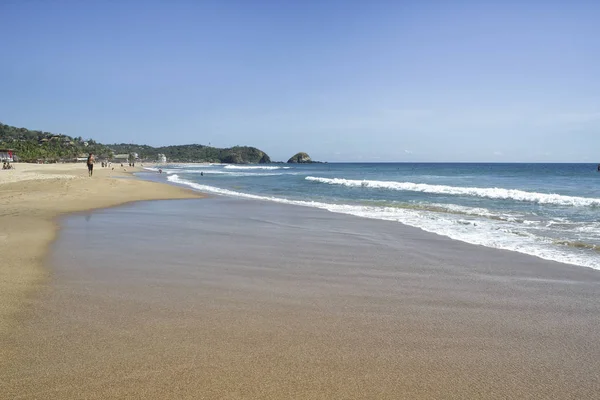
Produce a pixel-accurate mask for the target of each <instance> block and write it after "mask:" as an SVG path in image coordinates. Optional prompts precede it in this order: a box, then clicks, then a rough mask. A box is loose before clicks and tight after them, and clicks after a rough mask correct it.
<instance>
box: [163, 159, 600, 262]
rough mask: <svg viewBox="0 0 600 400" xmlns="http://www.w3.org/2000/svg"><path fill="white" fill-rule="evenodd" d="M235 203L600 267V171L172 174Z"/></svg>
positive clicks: (212, 170) (425, 167)
mask: <svg viewBox="0 0 600 400" xmlns="http://www.w3.org/2000/svg"><path fill="white" fill-rule="evenodd" d="M163 171H164V173H165V174H163V176H166V177H167V179H168V180H169V181H171V182H174V183H178V184H183V185H188V186H191V187H194V188H196V189H198V190H202V191H206V192H209V193H214V194H221V195H225V196H234V197H245V198H250V199H256V200H264V201H274V202H280V203H290V204H296V205H299V206H307V207H317V208H322V209H326V210H329V211H332V212H338V213H345V214H351V215H356V216H360V217H365V218H373V219H382V220H388V221H397V222H401V223H404V224H407V225H411V226H414V227H418V228H421V229H424V230H426V231H429V232H433V233H437V234H441V235H444V236H448V237H451V238H453V239H457V240H462V241H465V242H468V243H473V244H479V245H483V246H488V247H495V248H501V249H506V250H512V251H518V252H522V253H526V254H530V255H534V256H538V257H541V258H544V259H548V260H554V261H559V262H565V263H570V264H575V265H581V266H586V267H591V268H600V173H599V172H597V170H596V165H594V164H475V163H473V164H431V163H422V164H421V163H399V164H396V163H385V164H358V163H353V164H338V163H336V164H308V165H293V164H271V165H220V164H215V165H184V164H182V165H175V166H173V165H170V166H168V167H165V168H163Z"/></svg>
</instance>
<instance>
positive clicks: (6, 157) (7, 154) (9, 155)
mask: <svg viewBox="0 0 600 400" xmlns="http://www.w3.org/2000/svg"><path fill="white" fill-rule="evenodd" d="M13 157H14V153H13V151H12V150H10V149H0V161H8V162H13V161H14V158H13Z"/></svg>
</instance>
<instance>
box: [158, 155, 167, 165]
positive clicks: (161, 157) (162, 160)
mask: <svg viewBox="0 0 600 400" xmlns="http://www.w3.org/2000/svg"><path fill="white" fill-rule="evenodd" d="M156 162H158V163H160V164H164V163H166V162H167V156H165V155H164V154H159V155H158V159H157V160H156Z"/></svg>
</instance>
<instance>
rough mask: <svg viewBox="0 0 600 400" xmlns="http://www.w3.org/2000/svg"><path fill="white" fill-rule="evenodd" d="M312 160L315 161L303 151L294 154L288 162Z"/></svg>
mask: <svg viewBox="0 0 600 400" xmlns="http://www.w3.org/2000/svg"><path fill="white" fill-rule="evenodd" d="M312 162H314V161H313V160H312V159H311V158H310V156H309V155H308V154H306V153H303V152H300V153H296V154H294V155H293V156H292V157H291V158H290V159H289V160H288V163H290V164H310V163H312Z"/></svg>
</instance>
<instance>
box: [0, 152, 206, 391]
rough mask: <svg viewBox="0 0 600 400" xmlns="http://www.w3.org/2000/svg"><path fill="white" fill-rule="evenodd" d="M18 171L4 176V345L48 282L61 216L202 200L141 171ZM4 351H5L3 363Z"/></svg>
mask: <svg viewBox="0 0 600 400" xmlns="http://www.w3.org/2000/svg"><path fill="white" fill-rule="evenodd" d="M13 165H14V166H15V167H16V168H15V169H14V170H0V339H1V338H2V336H3V334H4V333H6V332H7V330H8V329H11V328H12V327H14V323H15V318H14V317H15V316H16V315H17V314H18V313H19V312H20V311H23V310H24V309H25V308H26V307H27V304H28V296H30V295H31V294H33V293H34V292H35V289H36V288H37V287H39V285H41V284H43V282H44V280H45V278H47V277H48V271H47V270H46V269H44V268H43V267H42V260H43V257H44V255H45V253H46V251H47V248H48V244H49V243H50V242H51V241H52V240H53V239H54V237H55V234H56V230H57V224H56V222H55V220H56V218H57V217H58V216H60V215H63V214H66V213H72V212H78V211H84V210H91V209H97V208H105V207H111V206H116V205H120V204H124V203H128V202H132V201H139V200H160V199H183V198H194V197H199V194H198V193H194V192H191V191H188V190H184V189H181V188H178V187H175V186H171V185H167V184H160V183H153V182H147V181H142V180H139V179H134V178H133V176H132V175H131V173H132V172H136V171H140V170H141V168H138V167H136V168H129V167H127V168H121V167H117V166H114V167H115V168H114V170H112V169H109V168H101V167H100V164H96V165H95V171H94V176H93V178H89V177H88V173H87V168H86V165H85V164H49V165H37V164H18V163H17V164H13ZM128 178H129V179H128ZM4 351H7V349H6V348H3V346H0V357H1V356H2V352H4ZM0 396H1V394H0Z"/></svg>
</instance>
